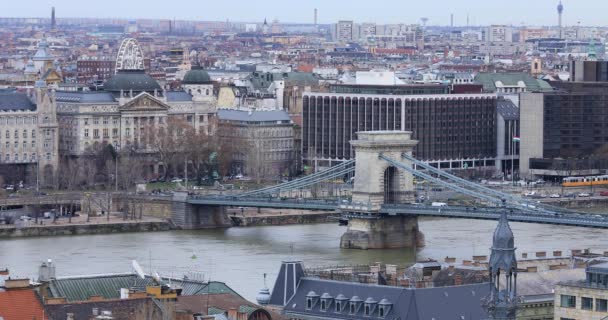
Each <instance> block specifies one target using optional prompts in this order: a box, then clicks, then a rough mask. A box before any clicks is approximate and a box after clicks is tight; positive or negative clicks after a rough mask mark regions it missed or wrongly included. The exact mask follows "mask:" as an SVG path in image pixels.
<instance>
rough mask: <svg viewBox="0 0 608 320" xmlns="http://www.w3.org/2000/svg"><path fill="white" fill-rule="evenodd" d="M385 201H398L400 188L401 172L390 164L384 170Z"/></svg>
mask: <svg viewBox="0 0 608 320" xmlns="http://www.w3.org/2000/svg"><path fill="white" fill-rule="evenodd" d="M383 183H384V203H397V200H398V198H399V197H398V196H399V192H400V190H399V189H400V188H399V172H398V170H397V168H395V167H393V166H389V167H387V168H386V169H385V170H384V181H383Z"/></svg>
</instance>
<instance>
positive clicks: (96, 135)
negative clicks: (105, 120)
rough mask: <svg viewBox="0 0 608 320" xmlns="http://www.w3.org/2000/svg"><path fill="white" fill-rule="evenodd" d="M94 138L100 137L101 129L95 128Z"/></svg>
mask: <svg viewBox="0 0 608 320" xmlns="http://www.w3.org/2000/svg"><path fill="white" fill-rule="evenodd" d="M93 138H95V139H97V138H99V129H93Z"/></svg>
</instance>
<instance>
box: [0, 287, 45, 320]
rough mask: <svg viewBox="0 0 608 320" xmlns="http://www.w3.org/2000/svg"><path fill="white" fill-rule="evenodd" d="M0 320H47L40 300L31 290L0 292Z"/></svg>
mask: <svg viewBox="0 0 608 320" xmlns="http://www.w3.org/2000/svg"><path fill="white" fill-rule="evenodd" d="M0 319H3V320H24V319H27V320H34V319H35V320H45V319H47V318H46V316H45V314H44V310H43V309H42V302H41V301H40V298H39V297H38V295H37V294H36V292H34V290H32V289H14V290H7V291H0Z"/></svg>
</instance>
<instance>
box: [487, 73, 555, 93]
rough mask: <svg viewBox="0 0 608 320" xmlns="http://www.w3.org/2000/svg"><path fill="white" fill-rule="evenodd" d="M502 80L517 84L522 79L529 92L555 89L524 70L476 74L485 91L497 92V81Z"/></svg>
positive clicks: (511, 84) (506, 82)
mask: <svg viewBox="0 0 608 320" xmlns="http://www.w3.org/2000/svg"><path fill="white" fill-rule="evenodd" d="M497 81H500V82H502V83H503V84H504V85H506V86H515V85H517V84H518V83H519V81H522V82H523V83H524V84H525V86H526V91H528V92H547V91H553V88H552V87H551V85H549V83H547V82H546V81H544V80H540V79H536V78H534V77H532V76H531V75H529V74H527V73H523V72H519V73H516V72H509V73H478V74H477V75H476V76H475V82H477V83H479V84H481V85H483V91H484V92H496V82H497Z"/></svg>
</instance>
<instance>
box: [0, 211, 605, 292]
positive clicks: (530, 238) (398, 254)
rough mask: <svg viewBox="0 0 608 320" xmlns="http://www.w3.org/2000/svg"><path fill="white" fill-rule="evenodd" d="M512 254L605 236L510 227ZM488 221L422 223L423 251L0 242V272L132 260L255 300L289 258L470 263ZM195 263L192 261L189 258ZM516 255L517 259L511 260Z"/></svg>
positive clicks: (126, 266) (259, 240)
mask: <svg viewBox="0 0 608 320" xmlns="http://www.w3.org/2000/svg"><path fill="white" fill-rule="evenodd" d="M511 225H512V228H513V231H514V233H515V244H516V246H517V248H518V249H517V250H518V252H519V253H521V252H535V251H552V250H563V251H566V250H570V249H585V248H590V249H592V250H596V251H601V252H603V251H605V250H608V240H606V239H608V230H600V229H584V228H577V227H561V226H552V225H539V224H523V223H511ZM495 226H496V222H495V221H477V220H459V219H421V220H420V230H421V231H422V232H423V233H424V234H425V238H426V247H425V248H422V249H420V250H418V252H414V251H413V250H406V249H399V250H369V251H360V250H343V249H340V248H339V242H340V236H341V235H342V233H343V232H344V231H345V230H346V229H345V227H340V226H338V225H336V224H318V225H293V226H268V227H249V228H231V229H226V230H200V231H171V232H157V233H128V234H109V235H90V236H66V237H52V238H23V239H15V240H0V269H3V268H4V267H7V268H9V270H10V271H11V274H13V275H20V276H28V277H34V278H35V277H36V272H37V268H38V265H39V263H40V262H41V261H44V260H46V259H53V260H54V261H55V262H56V265H57V275H59V276H67V275H84V274H102V273H118V272H121V273H124V272H131V260H133V259H136V260H138V261H139V262H140V264H141V265H142V267H143V268H144V270H145V271H146V272H149V269H150V266H152V269H154V270H158V271H159V273H160V274H161V275H163V276H173V277H181V276H182V275H183V274H186V273H188V272H190V271H195V272H199V273H202V274H204V277H205V279H208V278H210V279H211V280H216V281H223V282H226V283H227V284H228V285H229V286H230V287H232V288H233V289H235V290H236V291H238V292H239V293H241V294H242V295H243V296H244V297H245V298H247V299H249V300H254V297H255V295H256V293H257V291H258V290H259V289H260V288H261V287H262V286H263V274H264V273H267V274H268V286H269V287H270V288H271V289H272V284H273V282H274V279H275V277H276V274H277V272H278V270H279V267H280V264H281V261H282V260H285V259H289V258H290V257H295V258H297V259H299V260H302V261H303V262H304V264H305V265H306V266H330V265H336V264H341V265H346V264H366V263H370V262H376V261H380V262H384V263H393V264H407V263H411V262H413V261H415V260H417V259H418V260H423V259H428V258H433V259H443V258H444V257H446V256H452V257H457V258H459V260H461V259H470V258H471V256H472V255H486V254H488V253H489V251H488V248H489V247H490V243H491V239H492V232H493V230H494V228H495ZM194 256H195V258H193V257H194ZM518 256H521V255H520V254H518Z"/></svg>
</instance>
